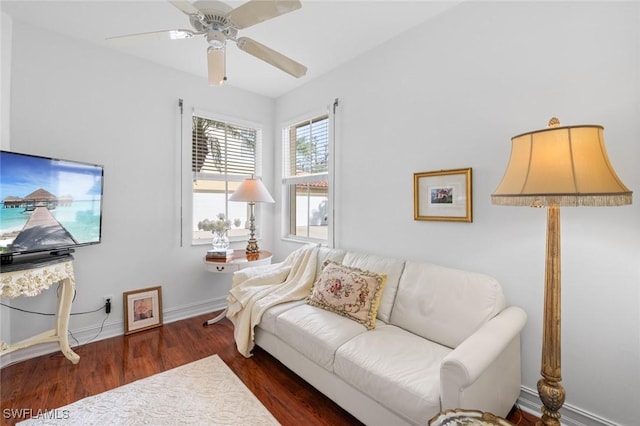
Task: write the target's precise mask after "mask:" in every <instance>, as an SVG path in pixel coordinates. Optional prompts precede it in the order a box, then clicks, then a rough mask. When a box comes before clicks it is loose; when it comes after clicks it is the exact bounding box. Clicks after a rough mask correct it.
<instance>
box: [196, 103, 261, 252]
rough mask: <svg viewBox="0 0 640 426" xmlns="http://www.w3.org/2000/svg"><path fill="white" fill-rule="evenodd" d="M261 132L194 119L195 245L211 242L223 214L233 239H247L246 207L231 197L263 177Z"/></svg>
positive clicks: (230, 237)
mask: <svg viewBox="0 0 640 426" xmlns="http://www.w3.org/2000/svg"><path fill="white" fill-rule="evenodd" d="M260 145H261V130H260V129H258V128H254V127H251V126H249V125H242V124H236V123H231V122H228V121H225V120H216V119H213V118H209V117H203V116H202V115H200V114H197V113H194V115H193V116H192V140H191V168H192V173H193V193H192V197H193V217H192V223H193V225H192V227H193V237H192V241H193V242H194V243H198V242H210V241H211V238H212V234H211V230H210V229H209V228H210V227H209V226H208V223H211V222H212V221H214V220H216V218H217V216H218V215H220V214H223V215H224V216H225V217H226V218H228V219H229V220H231V222H232V223H233V224H234V225H233V227H232V228H231V229H230V230H229V231H228V232H227V235H228V237H229V239H231V240H234V239H235V238H237V239H242V238H246V235H248V230H247V229H246V224H247V223H248V209H247V204H246V203H237V202H229V201H228V199H229V196H230V195H231V194H232V193H233V191H234V190H235V189H236V188H237V187H238V186H239V185H240V183H242V181H243V180H244V179H246V178H249V177H251V176H259V172H260V170H259V169H260V168H259V161H258V160H259V158H260V157H259V156H260V153H261V151H260Z"/></svg>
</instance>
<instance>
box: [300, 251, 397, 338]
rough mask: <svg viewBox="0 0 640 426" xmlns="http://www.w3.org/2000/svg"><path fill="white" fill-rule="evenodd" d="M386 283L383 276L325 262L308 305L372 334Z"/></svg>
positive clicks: (333, 262)
mask: <svg viewBox="0 0 640 426" xmlns="http://www.w3.org/2000/svg"><path fill="white" fill-rule="evenodd" d="M386 281H387V276H386V275H385V274H376V273H374V272H369V271H363V270H362V269H358V268H350V267H348V266H344V265H341V264H340V263H338V262H335V261H333V260H327V261H326V262H325V264H324V267H323V269H322V272H321V273H320V276H319V277H318V278H317V279H316V281H315V282H314V283H313V288H312V289H311V294H310V295H309V296H308V297H307V303H308V304H309V305H312V306H316V307H318V308H322V309H326V310H328V311H331V312H335V313H336V314H339V315H342V316H344V317H347V318H349V319H352V320H354V321H357V322H359V323H360V324H362V325H364V326H365V327H367V329H369V330H371V329H373V328H376V315H377V313H378V306H379V305H380V297H381V296H382V289H383V288H384V285H385V283H386Z"/></svg>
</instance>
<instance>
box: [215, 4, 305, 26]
mask: <svg viewBox="0 0 640 426" xmlns="http://www.w3.org/2000/svg"><path fill="white" fill-rule="evenodd" d="M300 7H302V5H301V4H300V1H299V0H251V1H249V2H247V3H245V4H243V5H241V6H238V7H236V8H235V9H233V10H232V11H231V12H229V13H228V14H227V19H229V20H230V21H231V26H232V27H234V28H238V29H241V28H247V27H250V26H252V25H255V24H258V23H260V22H263V21H266V20H268V19H271V18H275V17H276V16H280V15H284V14H285V13H289V12H293V11H294V10H296V9H300Z"/></svg>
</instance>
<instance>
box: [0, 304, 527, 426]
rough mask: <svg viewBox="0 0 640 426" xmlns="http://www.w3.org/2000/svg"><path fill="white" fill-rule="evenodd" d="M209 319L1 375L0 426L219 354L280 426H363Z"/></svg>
mask: <svg viewBox="0 0 640 426" xmlns="http://www.w3.org/2000/svg"><path fill="white" fill-rule="evenodd" d="M209 318H211V315H202V316H198V317H194V318H189V319H186V320H182V321H177V322H174V323H170V324H165V325H164V326H162V327H159V328H155V329H152V330H147V331H143V332H140V333H137V334H132V335H129V336H118V337H114V338H110V339H105V340H101V341H98V342H94V343H89V344H87V345H84V346H81V347H76V348H74V350H75V351H76V353H77V354H78V355H80V362H79V363H78V364H77V365H73V364H71V363H70V362H69V361H68V360H67V359H66V358H65V357H64V356H63V355H62V354H60V353H55V354H50V355H45V356H41V357H38V358H34V359H30V360H27V361H23V362H20V363H16V364H13V365H9V366H7V367H5V368H3V369H2V370H0V397H1V403H0V409H1V410H0V413H1V414H0V424H7V425H13V424H15V423H17V422H19V421H21V420H24V418H17V417H12V416H11V413H12V412H13V413H14V414H15V413H25V412H27V413H28V411H27V410H29V409H30V410H32V412H34V413H37V411H38V410H41V411H42V410H45V409H46V410H52V409H54V408H58V407H61V406H63V405H67V404H70V403H71V402H74V401H77V400H79V399H82V398H84V397H87V396H91V395H95V394H97V393H100V392H104V391H106V390H109V389H113V388H115V387H118V386H121V385H124V384H126V383H130V382H132V381H134V380H138V379H142V378H144V377H148V376H151V375H153V374H156V373H159V372H162V371H165V370H169V369H171V368H174V367H178V366H180V365H183V364H187V363H189V362H192V361H196V360H198V359H201V358H205V357H207V356H210V355H213V354H218V356H219V357H220V358H221V359H222V360H223V361H224V362H225V363H226V364H227V365H228V366H229V367H230V368H231V370H233V372H234V373H235V374H236V375H237V376H238V377H239V378H240V379H241V380H242V381H243V382H244V384H245V385H246V386H247V387H248V388H249V389H250V390H251V391H252V392H253V394H254V395H256V396H257V397H258V399H260V401H262V403H263V404H264V405H265V407H267V409H268V410H269V411H270V412H271V413H272V414H273V415H274V416H275V417H276V418H277V419H278V421H279V422H280V423H282V424H283V425H285V426H287V425H301V424H304V425H336V426H340V425H359V424H361V423H360V422H359V421H358V420H356V419H355V418H354V417H353V416H351V415H350V414H349V413H347V412H346V411H344V410H343V409H341V408H340V407H339V406H337V405H336V404H335V403H333V402H332V401H331V400H330V399H329V398H327V397H325V396H324V395H322V394H321V393H320V392H318V391H316V390H315V389H314V388H313V387H312V386H311V385H309V384H307V383H306V382H305V381H303V380H302V379H300V378H299V377H298V376H296V375H295V374H294V373H293V372H291V371H290V370H289V369H287V368H286V367H285V366H283V365H282V364H281V363H280V362H279V361H277V360H276V359H275V358H273V357H272V356H271V355H269V354H268V353H266V352H264V351H263V350H261V349H260V348H257V349H256V350H255V351H254V356H253V357H251V358H249V359H246V358H244V357H243V356H242V355H240V354H239V353H238V352H237V351H236V349H235V343H234V341H233V326H232V325H231V323H230V322H229V321H228V320H226V319H225V320H223V321H222V322H220V323H218V324H215V325H212V326H209V327H203V326H202V323H203V321H204V320H206V319H209ZM12 410H13V411H12ZM203 420H204V419H203ZM508 420H510V421H511V422H512V423H514V424H516V425H519V426H532V425H534V424H535V420H536V419H535V418H534V417H533V416H531V415H529V414H528V413H524V412H521V411H520V410H517V409H515V410H513V411H512V412H511V413H510V414H509V417H508Z"/></svg>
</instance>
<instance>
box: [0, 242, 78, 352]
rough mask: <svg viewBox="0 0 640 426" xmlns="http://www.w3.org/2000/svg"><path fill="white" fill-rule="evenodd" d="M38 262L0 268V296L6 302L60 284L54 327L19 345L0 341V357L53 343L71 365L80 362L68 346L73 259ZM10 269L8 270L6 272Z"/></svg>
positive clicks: (17, 263)
mask: <svg viewBox="0 0 640 426" xmlns="http://www.w3.org/2000/svg"><path fill="white" fill-rule="evenodd" d="M39 260H40V262H36V261H35V260H32V261H21V262H14V263H13V264H11V265H9V266H10V268H6V267H5V266H3V267H2V272H1V274H0V275H1V279H0V295H1V296H2V297H7V298H9V299H15V298H17V297H21V296H26V297H32V296H38V295H39V294H40V293H41V292H42V291H43V290H47V289H48V288H49V287H51V286H52V285H53V284H54V283H56V282H59V283H60V292H59V293H58V308H57V310H56V323H55V328H54V329H52V330H49V331H45V332H44V333H41V334H38V335H36V336H33V337H31V338H29V339H26V340H23V341H21V342H18V343H15V344H12V345H7V344H5V343H4V342H2V341H0V356H1V355H5V354H8V353H11V352H14V351H17V350H19V349H24V348H27V347H29V346H33V345H36V344H39V343H50V342H57V343H58V344H59V345H60V350H61V351H62V353H63V354H64V356H65V357H66V358H67V359H68V360H69V361H71V362H72V363H73V364H77V363H78V362H79V361H80V356H78V354H76V353H75V352H74V351H73V350H72V349H71V347H70V346H69V335H68V334H69V314H70V312H71V303H72V302H73V296H74V293H75V288H76V285H75V278H74V276H73V263H72V260H73V256H71V255H70V254H68V255H66V256H60V257H55V256H53V257H49V258H46V259H44V260H42V258H41V259H39ZM8 269H10V270H8Z"/></svg>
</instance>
